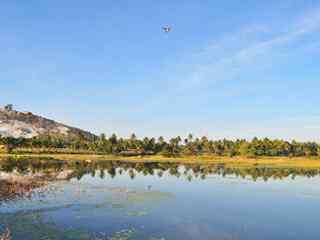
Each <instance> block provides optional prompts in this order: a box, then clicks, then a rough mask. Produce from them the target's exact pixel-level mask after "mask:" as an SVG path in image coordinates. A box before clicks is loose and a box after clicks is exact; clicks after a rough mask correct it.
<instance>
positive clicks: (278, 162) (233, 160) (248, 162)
mask: <svg viewBox="0 0 320 240" xmlns="http://www.w3.org/2000/svg"><path fill="white" fill-rule="evenodd" d="M8 157H12V158H18V159H19V158H21V159H23V158H48V159H56V160H65V161H73V160H77V161H88V160H90V161H102V160H110V161H111V160H117V161H126V162H174V163H198V164H225V166H226V167H277V168H320V158H319V157H314V158H307V157H292V158H289V157H258V158H246V157H221V156H213V155H200V156H180V157H164V156H161V155H153V156H135V157H121V156H116V155H102V154H101V155H97V154H5V153H2V154H0V160H1V159H6V158H8Z"/></svg>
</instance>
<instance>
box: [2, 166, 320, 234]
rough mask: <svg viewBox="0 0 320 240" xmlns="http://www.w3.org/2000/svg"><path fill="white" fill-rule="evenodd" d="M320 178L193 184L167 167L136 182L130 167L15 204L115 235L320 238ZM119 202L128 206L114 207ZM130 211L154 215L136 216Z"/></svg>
mask: <svg viewBox="0 0 320 240" xmlns="http://www.w3.org/2000/svg"><path fill="white" fill-rule="evenodd" d="M319 180H320V179H319V177H314V178H310V179H309V178H306V177H296V179H295V180H292V179H290V178H286V179H284V180H271V179H270V180H268V182H264V181H263V180H258V181H256V182H254V181H252V180H251V179H242V178H237V177H233V176H230V175H229V176H227V177H225V178H223V177H221V176H218V175H211V176H208V177H207V179H205V180H201V179H199V178H198V179H196V178H193V180H192V181H191V182H189V181H187V177H186V176H183V175H182V176H180V178H177V177H175V176H170V175H169V174H167V173H165V174H164V175H163V177H162V178H159V177H158V176H156V175H155V176H144V175H143V174H137V175H136V177H135V178H134V180H131V179H130V177H129V176H128V175H127V174H126V173H125V172H124V173H123V174H122V175H119V174H117V176H116V177H115V178H113V179H112V178H111V177H110V176H109V175H107V174H106V176H105V178H104V179H101V178H99V174H97V175H96V177H91V176H90V175H86V176H84V177H83V178H82V179H81V181H80V182H77V180H72V181H71V182H70V183H66V184H62V185H61V184H58V185H57V186H58V188H57V189H58V190H57V192H56V193H55V194H53V195H48V196H45V197H43V200H44V201H46V203H47V204H43V205H39V202H32V201H31V202H30V201H29V202H28V201H22V202H20V203H19V204H21V205H20V206H18V205H16V207H17V209H25V208H28V207H32V208H36V209H38V208H47V207H49V206H51V207H53V206H62V208H57V209H55V210H54V209H53V210H51V211H48V212H47V213H46V216H47V217H48V219H51V220H52V221H54V222H55V223H57V224H58V226H60V227H65V226H69V227H73V228H81V229H86V230H88V231H94V232H107V233H109V234H111V233H112V232H116V231H119V230H121V229H128V228H130V227H134V228H136V229H139V230H140V231H143V232H144V233H145V234H146V235H147V236H155V237H156V236H158V237H165V239H208V240H209V239H210V240H211V239H215V238H217V239H249V240H250V239H281V240H283V239H299V240H300V239H316V238H319V237H320V233H319V232H318V229H317V227H318V221H317V219H318V214H319V212H318V210H319V209H320V202H319V199H320V187H319V186H318V182H319ZM148 187H149V190H148ZM117 188H119V189H122V190H121V191H122V193H121V197H120V198H115V196H117V194H118V193H117V191H113V190H112V189H117ZM126 189H127V191H137V192H138V194H139V193H145V192H148V191H150V192H159V193H168V194H169V195H165V196H167V197H161V198H159V199H157V198H149V199H148V198H141V197H140V198H139V201H134V202H130V201H125V198H123V197H124V196H126V195H125V192H126ZM141 199H142V200H141ZM140 200H141V201H140ZM115 203H121V204H118V206H117V207H115V206H112V204H115ZM68 204H71V205H68ZM63 206H64V207H63ZM9 207H10V206H9ZM130 211H145V212H146V213H147V214H146V215H145V216H129V215H128V213H129V212H130ZM0 212H1V211H0ZM0 221H1V220H0ZM142 239H143V238H142Z"/></svg>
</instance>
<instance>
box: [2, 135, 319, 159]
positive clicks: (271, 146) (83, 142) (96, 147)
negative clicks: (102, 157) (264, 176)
mask: <svg viewBox="0 0 320 240" xmlns="http://www.w3.org/2000/svg"><path fill="white" fill-rule="evenodd" d="M0 145H2V146H4V147H5V149H6V151H8V152H12V151H14V150H15V149H18V148H26V149H58V150H59V149H62V150H70V151H79V152H80V151H90V152H95V153H101V154H115V155H125V156H135V155H156V154H160V155H163V156H168V157H178V156H187V155H190V156H196V155H203V154H210V155H216V156H228V157H233V156H247V157H257V156H287V157H303V156H306V157H310V156H320V144H318V143H316V142H297V141H295V140H293V141H290V142H289V141H284V140H279V139H275V140H271V139H268V138H264V139H259V138H253V139H252V140H251V141H248V140H245V139H237V140H227V139H223V140H209V139H208V138H207V137H205V136H204V137H201V138H195V137H193V135H192V134H189V135H188V136H187V137H186V138H181V137H180V136H177V137H173V138H171V139H169V140H165V138H164V137H159V138H158V139H156V138H153V137H152V138H148V137H145V138H143V139H139V138H137V137H136V135H135V134H132V135H131V136H130V137H129V138H121V137H118V136H117V135H116V134H112V135H111V136H110V137H107V136H106V135H105V134H101V136H100V137H95V138H94V139H92V140H87V139H85V138H84V137H83V136H81V134H80V135H79V137H73V138H61V137H54V136H46V135H44V136H38V137H34V138H30V139H26V138H12V137H1V136H0Z"/></svg>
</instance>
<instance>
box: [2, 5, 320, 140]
mask: <svg viewBox="0 0 320 240" xmlns="http://www.w3.org/2000/svg"><path fill="white" fill-rule="evenodd" d="M0 11H1V14H0V21H1V22H3V23H6V24H4V25H3V26H2V28H1V29H0V34H1V39H0V52H1V56H0V78H1V79H2V81H1V95H0V103H1V104H4V105H5V104H7V103H12V104H13V105H14V107H15V108H16V109H18V110H19V111H20V110H21V111H30V112H33V113H35V114H37V115H40V116H44V117H47V118H49V119H52V120H55V121H57V122H61V123H64V124H67V125H70V126H74V127H77V128H80V129H83V130H87V131H90V132H92V133H94V134H97V135H99V134H101V133H105V134H108V135H111V134H112V133H116V134H117V135H118V136H121V137H127V136H130V135H131V134H132V133H135V134H136V135H137V136H139V137H145V136H147V137H152V136H158V137H159V136H164V137H166V138H170V137H173V136H178V135H180V136H186V135H187V134H189V133H192V134H193V135H194V136H197V137H201V136H207V137H208V138H210V139H223V138H226V139H252V138H253V137H258V138H264V137H267V138H270V139H284V140H288V141H291V140H292V139H295V140H297V141H304V142H305V141H316V142H320V110H319V108H318V106H317V105H318V104H319V103H320V94H319V89H320V81H319V76H320V61H317V59H319V56H320V42H319V39H320V2H319V3H318V2H315V1H313V0H306V1H303V2H302V1H300V0H283V1H281V2H279V1H277V0H270V1H268V2H261V1H255V0H248V1H245V2H243V3H241V4H235V3H234V1H225V2H219V1H210V0H204V1H201V2H190V1H182V2H181V1H179V2H173V1H168V0H164V1H161V2H157V3H155V2H150V1H146V0H141V1H138V2H132V1H128V0H120V1H117V2H95V3H92V2H90V3H89V2H79V1H75V0H70V1H68V2H64V1H55V2H47V1H46V2H39V1H34V0H30V1H28V2H21V1H10V2H9V1H7V2H4V3H2V4H1V10H0ZM166 26H170V27H171V31H169V32H165V31H164V30H163V28H164V27H166Z"/></svg>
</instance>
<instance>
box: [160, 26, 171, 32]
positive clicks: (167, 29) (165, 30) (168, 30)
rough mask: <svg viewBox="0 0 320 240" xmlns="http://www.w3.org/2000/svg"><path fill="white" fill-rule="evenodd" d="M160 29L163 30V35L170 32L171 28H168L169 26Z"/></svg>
mask: <svg viewBox="0 0 320 240" xmlns="http://www.w3.org/2000/svg"><path fill="white" fill-rule="evenodd" d="M162 29H163V31H164V32H165V33H169V32H171V27H170V26H164V27H163V28H162Z"/></svg>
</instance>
